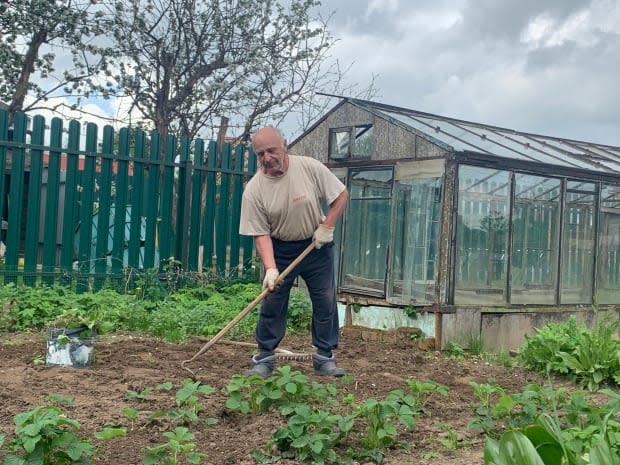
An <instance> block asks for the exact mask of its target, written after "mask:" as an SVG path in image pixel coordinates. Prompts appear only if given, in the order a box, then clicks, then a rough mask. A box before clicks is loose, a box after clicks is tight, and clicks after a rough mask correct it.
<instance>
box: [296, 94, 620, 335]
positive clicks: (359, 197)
mask: <svg viewBox="0 0 620 465" xmlns="http://www.w3.org/2000/svg"><path fill="white" fill-rule="evenodd" d="M290 151H291V153H298V154H304V155H309V156H313V157H315V158H318V159H320V160H321V161H322V162H324V163H325V164H326V165H327V166H328V167H330V169H331V170H332V171H333V172H334V173H335V174H337V175H338V176H339V177H340V178H341V179H342V180H343V182H344V183H345V184H346V185H347V187H348V189H349V193H350V200H349V205H348V207H347V210H346V212H345V216H344V218H343V220H342V222H341V224H340V225H339V231H338V233H337V236H338V238H339V241H338V252H337V255H338V270H337V272H338V278H337V279H338V291H339V299H340V301H341V302H342V305H343V306H346V309H347V311H346V318H347V319H348V320H349V321H348V323H351V322H353V323H354V322H355V321H352V320H355V318H358V319H359V318H362V317H361V316H360V315H361V314H363V311H360V309H361V310H364V309H366V310H369V311H370V310H375V311H379V310H382V311H383V312H384V313H383V314H384V315H390V314H392V315H400V314H402V313H403V312H402V311H400V312H396V311H395V310H397V309H398V308H405V309H406V310H407V311H408V312H409V313H411V311H414V312H416V313H418V314H419V316H420V318H419V322H418V324H420V325H422V326H424V325H425V328H426V330H425V332H426V333H428V332H432V333H434V334H431V336H434V337H435V338H436V340H437V342H438V343H439V344H441V346H444V345H445V344H446V342H448V341H451V340H455V339H456V340H460V341H461V342H465V341H466V340H467V339H468V338H471V337H482V338H483V339H484V341H485V343H486V344H488V345H490V346H495V347H516V346H517V345H518V344H520V342H521V341H522V339H523V336H524V335H525V334H528V333H530V332H531V331H532V330H533V328H534V327H537V326H539V325H540V324H542V323H544V322H545V321H547V320H549V319H563V318H566V317H567V316H568V315H573V314H574V315H576V316H577V317H579V318H581V319H583V320H585V321H586V322H592V321H593V320H594V319H596V318H597V317H598V315H601V314H602V313H607V312H606V311H609V310H611V311H612V312H613V315H614V316H615V317H616V318H617V311H618V310H620V147H613V146H608V145H602V144H596V143H591V142H583V141H577V140H570V139H562V138H558V137H550V136H544V135H539V134H532V133H524V132H519V131H516V130H511V129H506V128H500V127H496V126H491V125H487V124H479V123H474V122H469V121H463V120H457V119H453V118H448V117H443V116H439V115H433V114H429V113H423V112H419V111H415V110H410V109H405V108H399V107H394V106H389V105H384V104H380V103H376V102H370V101H365V100H359V99H351V98H342V100H341V101H340V102H339V103H338V104H337V105H336V106H335V107H334V108H332V109H331V110H330V111H329V112H328V113H327V114H325V115H324V116H323V117H322V118H321V119H320V120H319V121H318V122H317V123H316V124H315V125H314V126H312V127H311V128H310V129H309V130H308V131H306V132H305V133H304V134H302V135H301V136H300V137H298V138H297V139H296V140H295V141H293V142H292V143H291V144H290ZM352 306H355V310H356V312H354V313H353V314H352V312H351V307H352ZM593 309H594V310H597V311H593ZM604 311H605V312H604ZM385 318H386V317H385V316H384V317H375V320H376V322H378V324H379V325H380V326H383V327H385V326H389V323H386V321H388V320H390V321H391V320H393V318H390V317H388V318H387V320H386V319H385ZM397 325H398V323H397Z"/></svg>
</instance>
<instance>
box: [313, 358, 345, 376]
mask: <svg viewBox="0 0 620 465" xmlns="http://www.w3.org/2000/svg"><path fill="white" fill-rule="evenodd" d="M312 365H313V366H314V374H315V375H319V376H336V377H338V378H339V377H341V376H344V370H343V369H342V368H338V367H337V366H336V357H334V355H333V354H332V356H331V357H325V356H323V355H319V354H312Z"/></svg>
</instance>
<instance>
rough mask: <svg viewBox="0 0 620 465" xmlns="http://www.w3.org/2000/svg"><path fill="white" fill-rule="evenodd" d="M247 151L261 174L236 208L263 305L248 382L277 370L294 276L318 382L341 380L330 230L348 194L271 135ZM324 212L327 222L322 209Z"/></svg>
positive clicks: (270, 130) (268, 130)
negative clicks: (258, 272) (306, 311)
mask: <svg viewBox="0 0 620 465" xmlns="http://www.w3.org/2000/svg"><path fill="white" fill-rule="evenodd" d="M252 147H253V148H254V151H255V152H256V154H257V156H258V160H259V169H258V170H257V172H256V174H255V175H254V176H253V177H252V179H251V180H250V181H249V182H248V184H247V186H246V188H245V191H244V193H243V200H242V204H241V221H240V226H239V233H240V234H244V235H248V236H253V237H254V241H255V244H256V250H257V251H258V254H259V256H260V258H261V260H262V263H263V266H264V268H265V278H264V280H263V288H268V289H269V290H270V291H271V293H270V294H268V295H267V297H266V298H265V300H264V301H263V303H262V305H261V309H260V314H259V317H258V324H257V326H256V342H257V345H258V353H257V354H255V355H254V356H253V357H252V362H251V366H250V369H249V370H248V371H247V372H246V374H247V375H258V376H262V377H267V376H269V375H271V373H272V372H273V368H274V365H275V349H276V348H277V347H278V344H280V342H281V341H282V338H283V337H284V333H285V331H286V318H287V311H288V299H289V294H290V290H291V286H292V285H293V282H294V281H295V279H296V277H297V276H301V277H302V278H303V280H304V281H305V283H306V285H307V287H308V291H309V294H310V300H311V301H312V344H313V345H314V346H315V347H316V353H314V354H313V355H312V362H313V366H314V371H315V373H316V374H317V375H326V376H343V375H344V370H343V369H342V368H339V367H338V366H337V365H336V359H335V356H334V354H333V353H332V350H333V349H335V348H337V347H338V337H339V323H338V308H337V304H336V288H335V283H334V252H333V246H334V242H333V237H334V227H335V225H336V222H337V221H338V219H339V218H340V217H341V216H342V213H343V211H344V208H345V206H346V204H347V200H348V196H349V195H348V192H347V190H346V188H345V186H344V184H342V182H340V180H339V179H338V178H337V177H336V176H335V175H334V174H333V173H332V172H331V171H329V169H327V167H325V166H324V165H323V164H322V163H321V162H319V161H318V160H315V159H313V158H310V157H302V156H296V155H289V154H288V151H287V144H286V139H285V138H284V136H283V135H282V133H281V132H280V131H279V130H278V129H276V128H274V127H265V128H262V129H259V130H258V131H256V133H255V134H254V136H253V137H252ZM323 200H324V201H326V202H327V204H328V205H329V210H328V211H327V213H326V214H325V213H324V212H323V209H322V207H321V206H322V201H323ZM311 242H314V245H315V250H313V251H312V252H311V253H310V254H309V255H308V256H306V257H305V258H304V259H303V260H302V262H301V263H300V264H299V265H298V266H297V267H296V269H294V270H293V271H292V272H291V273H290V274H288V275H287V276H286V277H285V278H284V280H283V281H282V283H281V284H280V285H279V286H276V281H277V280H278V277H279V273H280V271H282V270H284V269H285V268H286V267H287V266H288V265H289V264H290V263H291V262H292V261H293V260H295V258H296V257H298V256H299V255H300V254H301V252H303V251H304V249H306V247H308V245H310V243H311Z"/></svg>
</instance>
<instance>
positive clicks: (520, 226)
mask: <svg viewBox="0 0 620 465" xmlns="http://www.w3.org/2000/svg"><path fill="white" fill-rule="evenodd" d="M560 192H561V182H560V180H559V179H554V178H544V177H540V176H530V175H527V174H516V175H515V203H514V211H513V214H512V260H511V270H510V291H511V292H510V300H511V302H512V303H517V304H554V303H555V294H556V287H557V279H558V272H557V262H558V252H559V247H558V243H559V230H560V228H559V219H560V216H559V215H560Z"/></svg>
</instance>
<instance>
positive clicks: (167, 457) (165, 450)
mask: <svg viewBox="0 0 620 465" xmlns="http://www.w3.org/2000/svg"><path fill="white" fill-rule="evenodd" d="M164 437H165V438H166V439H168V441H167V442H164V443H162V444H158V445H156V446H152V447H146V448H145V449H144V451H145V452H146V456H145V458H144V465H156V464H162V465H179V464H182V463H189V464H198V463H200V462H201V460H202V459H203V457H205V456H206V455H207V454H205V453H202V452H196V451H195V450H194V449H195V448H196V444H195V443H194V442H192V441H194V439H195V436H194V434H193V433H191V432H190V431H189V430H188V429H187V428H185V427H181V426H179V427H177V428H175V430H174V431H166V432H165V433H164Z"/></svg>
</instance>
